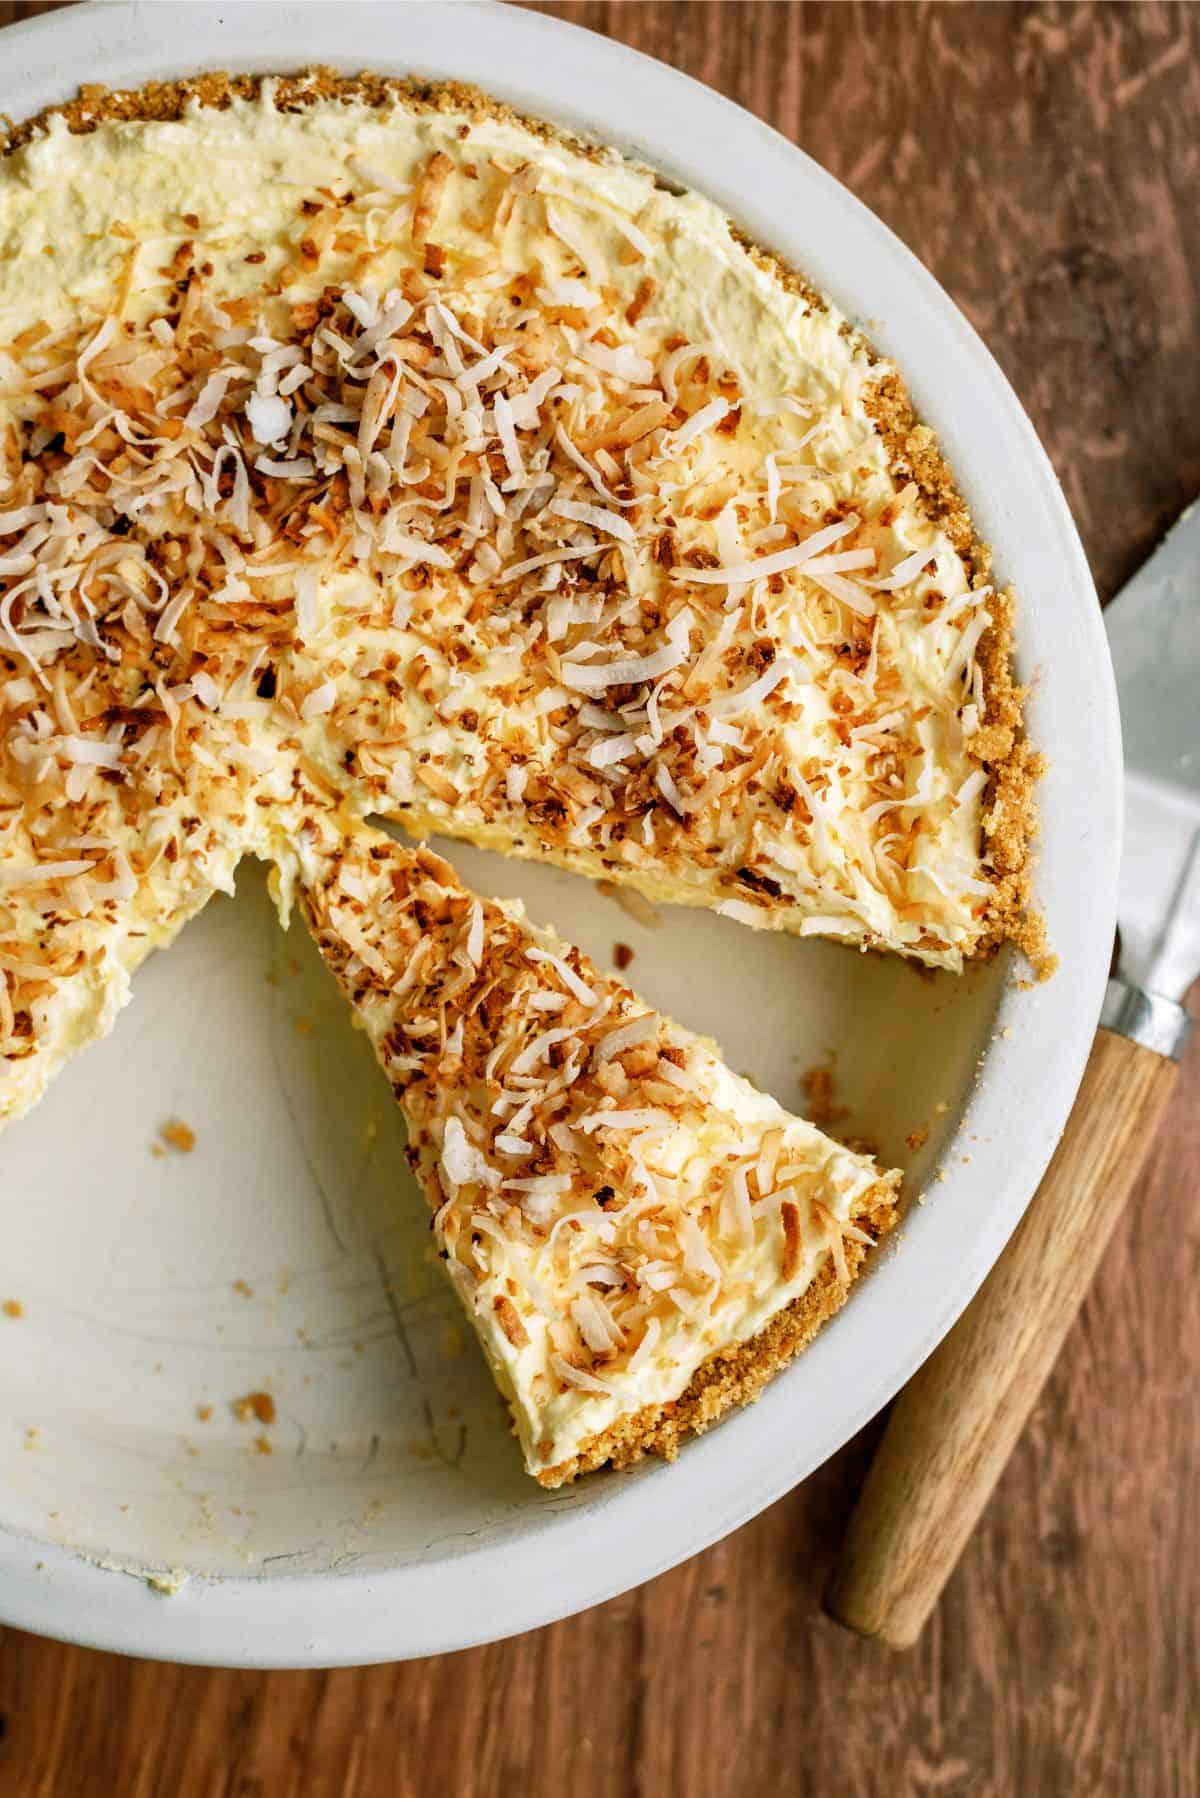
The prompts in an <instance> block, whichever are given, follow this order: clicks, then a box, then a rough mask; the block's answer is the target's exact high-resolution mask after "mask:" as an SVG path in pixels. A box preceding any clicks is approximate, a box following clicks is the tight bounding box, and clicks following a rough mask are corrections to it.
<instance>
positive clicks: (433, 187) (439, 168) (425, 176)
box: [412, 150, 454, 244]
mask: <svg viewBox="0 0 1200 1798" xmlns="http://www.w3.org/2000/svg"><path fill="white" fill-rule="evenodd" d="M453 170H454V164H453V162H452V161H451V160H450V158H449V156H447V154H446V152H445V151H444V150H435V151H434V153H433V155H432V156H431V157H430V158H429V161H428V162H427V163H426V164H425V167H424V169H423V170H422V172H421V177H420V179H419V181H418V182H417V188H416V195H415V198H414V200H413V212H412V240H413V243H414V244H423V243H424V242H425V240H426V238H427V237H428V236H429V233H430V231H431V230H432V229H433V226H434V222H435V220H436V219H437V214H438V208H439V207H440V205H441V203H442V195H443V194H444V193H445V191H446V183H447V181H449V179H450V176H451V174H452V173H453Z"/></svg>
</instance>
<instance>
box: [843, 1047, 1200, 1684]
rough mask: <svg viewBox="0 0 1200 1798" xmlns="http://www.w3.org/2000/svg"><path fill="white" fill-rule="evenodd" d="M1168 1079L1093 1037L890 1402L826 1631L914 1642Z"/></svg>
mask: <svg viewBox="0 0 1200 1798" xmlns="http://www.w3.org/2000/svg"><path fill="white" fill-rule="evenodd" d="M1176 1071H1177V1070H1176V1065H1175V1063H1174V1062H1172V1061H1168V1060H1166V1059H1165V1058H1164V1057H1163V1056H1161V1055H1156V1054H1154V1053H1153V1051H1152V1050H1149V1049H1143V1048H1141V1047H1139V1045H1138V1044H1136V1043H1131V1042H1128V1041H1126V1039H1125V1038H1124V1037H1121V1036H1114V1035H1113V1034H1112V1033H1111V1032H1109V1031H1107V1030H1101V1031H1100V1033H1099V1034H1098V1036H1097V1038H1096V1043H1095V1046H1094V1048H1093V1050H1092V1054H1091V1058H1090V1060H1089V1061H1088V1065H1087V1070H1086V1072H1085V1074H1084V1077H1083V1083H1082V1085H1081V1086H1080V1089H1079V1096H1078V1098H1077V1099H1076V1101H1075V1107H1074V1110H1073V1111H1072V1112H1071V1116H1070V1118H1069V1120H1068V1123H1067V1127H1066V1130H1065V1131H1064V1133H1063V1136H1062V1140H1061V1142H1060V1143H1059V1145H1058V1148H1057V1150H1056V1151H1055V1154H1054V1159H1053V1161H1052V1162H1051V1163H1050V1166H1049V1167H1048V1168H1047V1170H1046V1176H1045V1178H1044V1179H1043V1181H1042V1183H1041V1185H1040V1186H1039V1188H1038V1190H1037V1193H1036V1194H1035V1196H1034V1199H1033V1203H1032V1204H1031V1205H1030V1207H1029V1210H1028V1211H1027V1212H1026V1214H1025V1217H1024V1218H1023V1219H1022V1221H1021V1224H1020V1225H1019V1226H1018V1228H1017V1231H1016V1233H1015V1235H1014V1236H1013V1238H1012V1240H1011V1242H1010V1243H1009V1244H1008V1246H1007V1248H1006V1249H1005V1250H1004V1253H1003V1254H1002V1255H1001V1257H1000V1259H999V1261H998V1262H997V1263H996V1265H995V1267H994V1268H993V1269H992V1272H991V1273H990V1274H989V1276H988V1278H987V1280H986V1282H985V1283H984V1285H983V1286H982V1287H981V1288H980V1290H979V1292H978V1293H977V1294H976V1296H975V1298H974V1299H973V1300H972V1302H971V1304H970V1305H969V1306H968V1308H967V1310H966V1311H965V1312H964V1313H963V1315H962V1317H961V1318H960V1319H959V1321H958V1323H957V1324H956V1325H955V1326H954V1329H953V1330H952V1331H951V1332H950V1334H949V1335H948V1336H947V1337H946V1339H945V1341H944V1342H943V1343H942V1344H941V1346H940V1347H939V1348H937V1349H936V1350H935V1351H934V1353H933V1354H932V1355H931V1356H930V1358H929V1360H928V1361H926V1362H925V1364H924V1366H923V1367H922V1368H921V1369H920V1370H919V1371H918V1372H917V1373H916V1374H915V1375H914V1376H913V1378H912V1379H911V1380H910V1381H909V1383H908V1385H907V1386H906V1387H905V1389H904V1391H903V1392H902V1393H901V1394H900V1397H899V1398H898V1399H897V1400H896V1403H895V1406H894V1407H893V1410H892V1414H891V1417H890V1419H889V1421H888V1426H887V1430H886V1431H885V1433H884V1437H883V1441H882V1443H881V1445H880V1447H879V1450H878V1452H877V1454H876V1456H875V1461H874V1464H873V1465H872V1468H871V1471H870V1474H869V1475H868V1478H867V1483H866V1486H865V1488H864V1490H863V1494H862V1497H861V1498H860V1500H859V1502H858V1506H857V1509H856V1510H855V1512H854V1516H853V1518H852V1519H851V1523H850V1530H849V1534H848V1535H847V1537H846V1541H845V1545H844V1547H843V1549H842V1554H841V1559H840V1561H839V1564H838V1567H837V1569H836V1571H835V1574H834V1578H833V1581H832V1584H831V1586H830V1589H829V1592H828V1594H827V1597H826V1601H825V1603H826V1609H827V1610H828V1611H829V1614H830V1615H831V1616H832V1617H834V1618H836V1619H837V1621H838V1622H839V1623H844V1624H845V1625H846V1626H847V1627H848V1628H850V1629H853V1630H856V1631H858V1633H859V1634H860V1635H864V1636H870V1637H874V1638H877V1639H878V1640H879V1641H882V1642H885V1643H887V1644H888V1645H889V1646H890V1647H893V1648H909V1647H911V1646H912V1644H913V1643H914V1642H915V1641H916V1640H917V1637H918V1636H919V1635H920V1633H921V1629H922V1626H923V1625H924V1623H925V1620H926V1618H927V1617H928V1616H929V1613H930V1611H932V1609H933V1607H934V1605H935V1604H936V1603H937V1600H938V1597H939V1595H940V1594H941V1591H942V1588H943V1586H944V1585H945V1583H946V1581H947V1580H948V1579H949V1577H950V1575H951V1573H952V1572H953V1571H954V1567H955V1564H956V1563H957V1561H958V1557H959V1555H960V1554H961V1552H962V1550H963V1548H964V1546H965V1545H966V1541H967V1538H968V1537H969V1536H970V1534H971V1531H972V1530H973V1529H974V1527H975V1524H976V1522H977V1521H978V1518H979V1515H980V1512H981V1511H982V1510H983V1507H984V1506H985V1504H986V1503H987V1501H988V1499H989V1498H990V1496H991V1493H992V1489H993V1487H994V1486H995V1484H996V1481H997V1480H998V1479H999V1477H1000V1475H1001V1473H1002V1472H1003V1470H1004V1467H1005V1464H1006V1462H1007V1461H1008V1458H1009V1456H1010V1454H1011V1453H1012V1450H1013V1448H1014V1446H1015V1445H1016V1441H1017V1438H1018V1436H1019V1435H1020V1433H1021V1430H1022V1429H1023V1427H1024V1424H1025V1420H1026V1418H1027V1417H1028V1416H1029V1413H1030V1411H1031V1410H1032V1409H1033V1405H1034V1402H1035V1401H1036V1399H1037V1396H1038V1393H1039V1392H1040V1391H1041V1389H1042V1385H1043V1383H1044V1381H1045V1379H1046V1376H1047V1375H1048V1374H1049V1372H1050V1369H1051V1368H1052V1367H1053V1365H1054V1362H1055V1360H1056V1358H1057V1356H1058V1351H1059V1349H1060V1348H1061V1347H1062V1343H1063V1338H1064V1337H1065V1336H1066V1334H1067V1331H1068V1330H1069V1329H1070V1327H1071V1325H1072V1323H1073V1322H1074V1320H1075V1315H1076V1313H1077V1312H1078V1310H1079V1307H1080V1305H1081V1304H1082V1303H1083V1298H1084V1294H1085V1293H1086V1292H1087V1289H1088V1287H1089V1285H1090V1284H1091V1280H1092V1276H1093V1274H1094V1273H1095V1271H1096V1268H1097V1266H1098V1265H1099V1261H1100V1257H1101V1255H1102V1254H1103V1253H1104V1250H1105V1247H1106V1245H1107V1243H1108V1240H1109V1237H1110V1236H1111V1235H1112V1231H1113V1227H1114V1225H1115V1224H1116V1221H1117V1218H1118V1217H1119V1216H1120V1213H1121V1209H1122V1207H1123V1205H1124V1203H1125V1200H1126V1199H1127V1198H1128V1196H1129V1194H1130V1192H1131V1191H1132V1188H1133V1185H1134V1182H1135V1180H1136V1178H1137V1175H1138V1171H1139V1169H1140V1168H1141V1165H1142V1161H1143V1159H1144V1156H1145V1152H1146V1150H1147V1149H1148V1148H1149V1146H1150V1142H1151V1140H1152V1138H1153V1136H1154V1130H1155V1126H1156V1125H1157V1123H1158V1121H1159V1119H1160V1117H1161V1116H1162V1113H1163V1111H1164V1109H1165V1107H1166V1104H1167V1100H1168V1098H1169V1097H1170V1093H1171V1087H1172V1085H1173V1082H1174V1076H1175V1073H1176Z"/></svg>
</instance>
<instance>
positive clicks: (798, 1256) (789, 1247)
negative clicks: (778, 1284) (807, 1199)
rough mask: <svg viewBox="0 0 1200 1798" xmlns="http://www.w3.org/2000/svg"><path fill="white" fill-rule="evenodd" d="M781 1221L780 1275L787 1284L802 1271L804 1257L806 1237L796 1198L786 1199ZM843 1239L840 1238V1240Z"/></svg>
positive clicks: (781, 1208)
mask: <svg viewBox="0 0 1200 1798" xmlns="http://www.w3.org/2000/svg"><path fill="white" fill-rule="evenodd" d="M779 1221H780V1223H781V1224H782V1226H783V1260H782V1263H781V1266H780V1277H781V1278H782V1280H783V1281H784V1283H785V1284H790V1282H791V1281H792V1280H794V1279H795V1278H796V1275H797V1274H798V1273H799V1272H800V1267H801V1263H802V1261H803V1258H804V1239H803V1235H802V1232H801V1229H800V1207H799V1206H798V1205H797V1204H796V1202H795V1200H794V1199H784V1200H783V1201H782V1203H781V1204H780V1207H779ZM840 1240H841V1239H840V1238H839V1241H840Z"/></svg>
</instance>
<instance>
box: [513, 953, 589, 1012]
mask: <svg viewBox="0 0 1200 1798" xmlns="http://www.w3.org/2000/svg"><path fill="white" fill-rule="evenodd" d="M525 954H526V959H527V960H529V961H532V962H536V963H544V964H545V965H546V966H547V967H550V968H553V969H554V972H555V973H556V974H557V975H558V977H559V979H560V980H561V981H562V983H563V985H564V986H565V987H566V989H567V991H568V992H569V993H571V994H572V995H573V997H574V998H576V999H578V1000H579V1002H580V1003H581V1004H582V1005H594V1004H595V1003H596V999H597V996H598V995H597V994H596V993H595V991H594V990H593V989H592V988H591V987H590V986H588V984H587V982H586V981H583V980H581V979H580V978H579V976H578V974H577V973H576V972H575V970H574V968H573V967H572V966H571V964H570V962H568V961H566V960H564V959H563V957H562V956H560V955H551V953H550V951H549V950H548V949H527V950H526V951H525Z"/></svg>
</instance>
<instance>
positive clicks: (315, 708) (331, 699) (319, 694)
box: [300, 680, 337, 719]
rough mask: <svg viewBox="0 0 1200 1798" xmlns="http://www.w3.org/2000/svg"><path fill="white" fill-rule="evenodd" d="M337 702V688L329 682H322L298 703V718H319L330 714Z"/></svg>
mask: <svg viewBox="0 0 1200 1798" xmlns="http://www.w3.org/2000/svg"><path fill="white" fill-rule="evenodd" d="M336 702H337V687H336V686H335V685H334V683H333V682H332V681H331V680H327V681H322V682H321V684H320V686H319V687H314V688H313V690H312V692H311V693H306V694H305V696H304V698H303V699H302V700H301V702H300V716H301V717H302V718H304V719H309V718H320V717H323V716H324V715H325V713H326V712H331V711H332V710H333V708H334V705H335V704H336Z"/></svg>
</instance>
